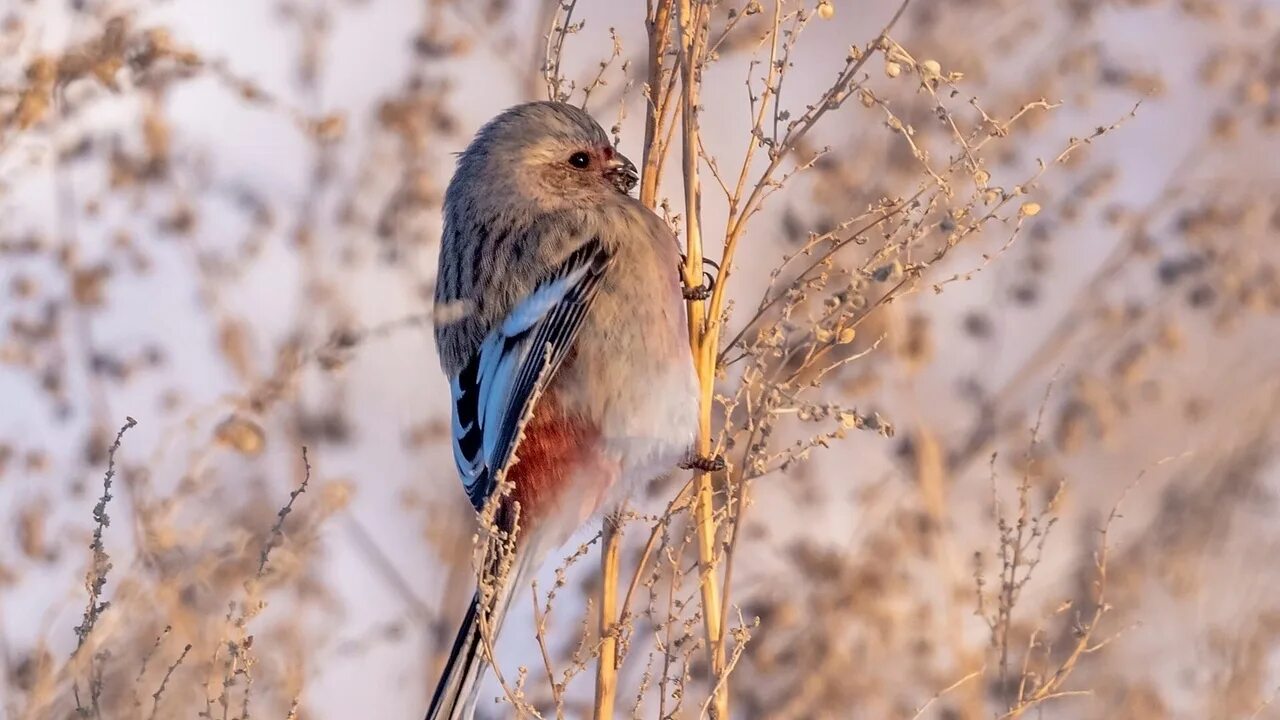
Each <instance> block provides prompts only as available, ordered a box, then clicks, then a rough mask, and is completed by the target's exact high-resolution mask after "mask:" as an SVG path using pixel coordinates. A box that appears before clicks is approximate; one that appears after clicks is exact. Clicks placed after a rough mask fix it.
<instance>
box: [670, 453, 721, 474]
mask: <svg viewBox="0 0 1280 720" xmlns="http://www.w3.org/2000/svg"><path fill="white" fill-rule="evenodd" d="M680 467H682V468H684V469H685V470H701V471H702V472H709V473H711V472H720V471H721V470H724V468H725V462H724V456H723V455H695V456H694V457H691V458H689V459H688V460H685V461H684V462H683V463H680Z"/></svg>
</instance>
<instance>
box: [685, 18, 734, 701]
mask: <svg viewBox="0 0 1280 720" xmlns="http://www.w3.org/2000/svg"><path fill="white" fill-rule="evenodd" d="M679 9H680V13H679V21H680V71H681V80H682V83H683V86H682V89H681V97H680V100H681V108H680V123H681V156H682V159H683V175H684V199H685V241H686V246H685V265H684V283H685V286H686V287H696V286H698V285H700V284H701V280H702V259H703V247H702V227H701V218H700V215H701V201H702V199H701V187H700V186H699V183H698V156H699V153H698V150H699V137H698V91H699V85H700V83H701V79H702V78H701V73H702V63H703V58H704V54H705V51H706V40H707V26H708V23H709V22H710V10H711V9H710V7H709V6H708V5H706V4H705V3H703V2H698V1H697V0H680V8H679ZM689 343H690V347H691V348H692V351H693V361H694V364H695V366H696V368H697V371H698V391H699V392H698V440H697V445H696V449H697V454H698V455H699V456H700V457H709V456H710V455H711V454H712V447H711V442H712V432H711V406H712V400H713V397H712V395H713V391H714V389H715V374H716V368H715V361H716V352H715V349H716V335H715V334H714V333H710V332H708V323H707V315H706V307H705V303H704V301H702V300H698V299H692V300H690V301H689ZM696 483H697V496H696V501H695V506H694V507H695V513H694V522H695V523H696V531H697V545H698V565H699V573H698V575H699V588H700V591H701V593H702V611H703V621H704V625H705V630H706V637H707V646H708V649H709V651H710V655H711V658H710V660H711V663H710V670H711V678H712V681H713V682H714V683H715V685H714V689H713V695H714V696H713V698H712V710H711V717H713V718H720V719H721V720H724V719H726V718H728V717H729V691H728V683H727V682H726V681H725V680H726V679H725V678H724V677H723V675H724V669H725V651H724V633H723V628H722V627H721V625H722V623H723V618H722V616H721V612H720V610H721V603H720V585H719V581H718V578H717V575H716V565H715V550H716V544H717V543H716V535H717V529H716V523H715V508H714V506H713V503H714V494H713V491H712V487H711V475H710V473H708V472H705V471H700V472H699V473H698V474H697V476H696Z"/></svg>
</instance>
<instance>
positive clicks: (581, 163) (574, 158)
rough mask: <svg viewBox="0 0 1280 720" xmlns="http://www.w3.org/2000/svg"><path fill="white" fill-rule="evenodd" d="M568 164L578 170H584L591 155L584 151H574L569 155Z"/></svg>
mask: <svg viewBox="0 0 1280 720" xmlns="http://www.w3.org/2000/svg"><path fill="white" fill-rule="evenodd" d="M569 164H570V165H572V166H574V167H576V168H578V169H579V170H586V169H587V166H588V165H590V164H591V156H590V155H588V154H587V153H584V152H576V153H574V154H572V155H570V156H569Z"/></svg>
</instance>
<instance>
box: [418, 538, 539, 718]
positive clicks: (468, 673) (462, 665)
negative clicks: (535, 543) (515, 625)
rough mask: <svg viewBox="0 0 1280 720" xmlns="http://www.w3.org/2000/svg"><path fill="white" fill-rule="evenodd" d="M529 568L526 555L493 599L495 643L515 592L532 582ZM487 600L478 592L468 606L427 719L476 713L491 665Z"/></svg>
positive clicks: (491, 615)
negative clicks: (484, 617) (483, 623)
mask: <svg viewBox="0 0 1280 720" xmlns="http://www.w3.org/2000/svg"><path fill="white" fill-rule="evenodd" d="M527 570H528V556H527V555H523V556H522V557H520V559H519V560H517V561H516V565H515V567H514V568H512V571H511V573H510V576H509V577H508V578H507V581H506V582H503V583H502V585H501V587H500V588H499V589H498V594H497V597H495V598H493V601H492V602H493V607H492V610H491V611H490V612H489V614H488V615H487V620H486V624H487V625H488V628H487V629H488V631H489V639H490V641H491V642H492V641H495V640H496V639H497V637H498V631H499V629H501V627H502V620H503V618H505V617H506V614H507V608H508V607H509V606H510V605H511V598H512V597H513V596H514V595H515V592H514V591H515V590H517V589H518V588H521V587H524V586H525V584H526V582H527V581H528V579H529V578H528V575H527ZM483 602H484V600H483V598H482V597H481V595H480V593H479V592H478V591H477V592H476V594H475V595H474V596H473V597H472V598H471V606H470V607H468V608H467V614H466V617H464V618H463V620H462V626H461V627H459V628H458V635H457V637H455V638H454V641H453V649H452V650H451V651H450V652H449V660H448V661H447V662H445V665H444V672H443V673H441V675H440V682H439V683H438V684H437V685H436V691H435V694H434V695H433V696H432V697H431V706H430V708H429V709H428V710H427V717H426V720H471V718H472V717H473V716H474V715H475V711H476V699H477V697H478V696H479V694H480V684H481V681H482V680H483V679H484V671H485V668H486V667H487V666H488V664H489V663H488V662H487V661H486V660H485V648H484V642H485V640H484V636H483V635H482V632H481V622H480V619H481V613H482V612H483V611H484V610H483V608H482V606H481V604H482V603H483Z"/></svg>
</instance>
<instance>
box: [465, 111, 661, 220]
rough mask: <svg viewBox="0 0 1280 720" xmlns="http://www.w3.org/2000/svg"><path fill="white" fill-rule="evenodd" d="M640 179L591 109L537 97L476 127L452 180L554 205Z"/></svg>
mask: <svg viewBox="0 0 1280 720" xmlns="http://www.w3.org/2000/svg"><path fill="white" fill-rule="evenodd" d="M638 180H639V176H638V175H637V174H636V168H635V165H634V164H632V162H631V161H630V160H628V159H627V158H626V157H625V156H623V155H622V154H621V153H619V152H618V151H617V150H615V149H614V148H613V144H612V143H611V142H610V141H609V136H608V135H606V134H605V131H604V130H603V129H602V128H601V127H600V126H599V125H598V124H597V123H596V121H595V120H593V119H592V118H591V116H590V115H588V114H587V113H586V111H585V110H583V109H581V108H578V107H575V106H573V105H569V104H566V103H558V102H534V103H526V104H524V105H517V106H516V107H513V108H511V109H509V110H507V111H506V112H504V113H502V114H501V115H499V116H497V117H496V118H494V119H493V120H491V121H490V122H489V123H488V124H487V125H485V126H484V127H483V128H481V130H480V132H478V133H476V137H475V139H474V140H472V141H471V145H470V146H468V147H467V149H466V151H465V152H463V153H462V155H461V157H460V158H459V161H458V170H457V172H456V173H455V175H454V180H453V183H452V186H459V185H465V186H466V189H467V190H468V191H470V192H482V193H492V194H493V195H494V197H495V199H496V197H503V198H504V201H507V202H510V201H525V202H528V203H531V204H533V205H534V206H536V207H537V208H538V209H540V210H544V211H551V210H559V209H570V208H582V207H588V206H593V205H600V204H602V203H608V202H609V201H611V200H616V199H617V198H618V196H619V195H627V194H628V193H630V192H631V190H632V189H633V188H634V187H635V185H636V182H637V181H638ZM451 189H453V188H452V187H451Z"/></svg>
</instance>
